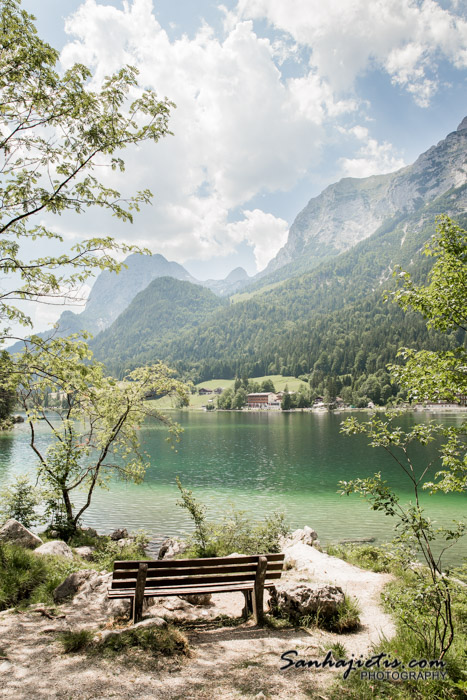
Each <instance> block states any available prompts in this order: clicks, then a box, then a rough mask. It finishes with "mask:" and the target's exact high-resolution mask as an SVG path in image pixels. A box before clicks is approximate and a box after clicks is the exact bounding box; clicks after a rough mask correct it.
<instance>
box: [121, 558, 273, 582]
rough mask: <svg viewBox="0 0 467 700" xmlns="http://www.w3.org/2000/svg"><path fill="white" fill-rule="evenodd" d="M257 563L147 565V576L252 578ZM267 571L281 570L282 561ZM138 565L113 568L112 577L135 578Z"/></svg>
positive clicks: (269, 566) (270, 565) (154, 577)
mask: <svg viewBox="0 0 467 700" xmlns="http://www.w3.org/2000/svg"><path fill="white" fill-rule="evenodd" d="M256 567H257V564H256V563H253V564H240V565H235V566H205V567H198V566H197V567H193V568H191V569H189V568H185V569H178V568H175V567H172V568H170V569H152V568H149V567H148V578H152V579H158V578H174V577H175V576H185V577H186V576H201V575H205V576H208V575H211V574H213V575H214V574H226V575H227V574H251V575H252V576H253V578H254V576H255V574H256ZM267 571H268V572H277V571H282V562H272V563H271V564H269V565H268V568H267ZM137 573H138V567H135V568H134V569H122V570H115V571H114V577H115V578H118V579H136V575H137Z"/></svg>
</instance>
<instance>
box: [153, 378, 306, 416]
mask: <svg viewBox="0 0 467 700" xmlns="http://www.w3.org/2000/svg"><path fill="white" fill-rule="evenodd" d="M250 379H251V380H252V381H254V382H258V383H259V384H261V383H262V382H263V381H264V380H265V379H271V380H272V382H273V384H274V388H275V389H276V391H284V389H285V387H286V386H287V387H288V389H289V391H298V389H299V387H300V386H303V385H304V384H305V383H304V382H302V381H301V380H300V379H297V378H296V377H283V376H282V375H281V374H271V375H266V376H264V377H250ZM234 383H235V380H234V379H210V380H209V381H207V382H201V383H200V384H197V385H196V389H197V390H199V389H201V388H203V389H213V390H214V389H217V387H222V388H223V389H230V388H232V387H233V385H234ZM217 396H218V394H208V395H206V396H200V395H199V394H191V395H190V406H189V409H201V408H202V406H205V405H207V404H208V402H209V399H213V401H212V403H214V405H215V406H217ZM147 403H148V405H153V406H154V407H155V408H158V409H171V408H177V406H176V401H175V400H174V399H173V398H171V397H170V396H163V397H162V398H161V399H156V400H155V401H148V402H147Z"/></svg>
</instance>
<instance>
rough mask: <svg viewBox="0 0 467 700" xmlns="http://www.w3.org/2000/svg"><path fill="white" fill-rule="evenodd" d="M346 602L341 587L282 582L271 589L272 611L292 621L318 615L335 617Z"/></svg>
mask: <svg viewBox="0 0 467 700" xmlns="http://www.w3.org/2000/svg"><path fill="white" fill-rule="evenodd" d="M344 600H345V597H344V591H343V590H342V588H340V586H331V585H329V584H317V583H295V582H286V581H281V582H280V583H278V584H277V585H276V586H275V587H274V588H273V589H271V598H270V601H269V603H270V606H271V608H272V609H278V610H279V611H280V612H281V613H284V614H286V615H288V616H289V617H290V619H291V620H298V618H300V617H303V616H305V615H314V614H316V613H319V615H320V616H321V617H324V618H329V617H333V615H335V614H336V612H337V609H338V607H339V605H341V604H342V603H343V602H344Z"/></svg>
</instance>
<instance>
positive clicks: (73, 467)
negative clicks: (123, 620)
mask: <svg viewBox="0 0 467 700" xmlns="http://www.w3.org/2000/svg"><path fill="white" fill-rule="evenodd" d="M12 364H13V362H12ZM44 368H46V369H44ZM14 370H15V371H19V372H20V378H19V380H17V379H16V378H14V377H13V376H12V379H11V381H12V382H13V383H16V384H17V386H18V397H19V401H20V403H21V405H22V408H23V409H24V411H25V413H26V416H27V421H28V423H29V428H30V432H31V443H30V444H31V447H32V449H33V451H34V452H35V454H36V456H37V459H38V475H39V481H40V483H41V486H42V487H43V489H44V490H46V491H48V494H49V495H48V499H47V500H48V506H49V513H50V515H51V516H52V520H53V523H52V524H53V526H54V528H55V529H57V530H59V532H60V534H61V535H62V536H63V537H64V538H65V539H69V537H70V536H71V535H73V533H74V532H75V531H76V529H77V527H78V524H79V522H80V519H81V517H82V515H83V513H84V512H85V511H86V510H87V508H89V506H90V504H91V499H92V496H93V493H94V490H95V489H96V488H97V487H105V486H107V485H108V483H109V481H110V479H111V478H112V477H113V476H118V478H121V479H126V480H130V481H133V482H135V483H139V482H141V480H142V479H143V477H144V474H145V471H146V468H147V466H148V462H147V460H146V455H145V454H144V453H143V452H142V451H141V448H140V443H139V439H138V429H139V427H140V425H141V424H142V422H143V420H144V419H145V418H146V417H147V416H153V417H155V418H156V419H157V420H159V421H161V422H163V423H164V424H165V425H167V426H168V428H169V430H170V431H171V432H172V433H173V434H174V435H175V436H177V435H178V432H179V430H178V427H177V426H176V424H174V423H172V421H171V420H170V419H168V418H167V417H166V416H164V415H163V414H161V413H159V412H158V411H157V410H155V409H153V408H151V407H149V405H148V403H147V402H146V401H145V399H146V397H147V396H148V395H150V394H151V393H152V392H156V393H157V394H158V395H165V394H169V393H170V394H174V395H176V396H178V397H180V398H181V399H184V398H187V396H188V388H187V387H186V386H185V385H183V384H182V383H181V382H179V381H176V380H175V379H173V378H172V377H171V376H170V375H171V372H170V370H168V368H167V367H166V366H165V365H162V364H160V363H159V364H156V365H153V366H151V367H143V368H140V369H137V370H134V371H133V372H131V373H130V374H129V375H128V376H127V377H126V378H125V379H124V380H123V381H121V382H117V381H116V380H115V379H113V378H112V377H106V376H105V374H104V368H103V365H101V364H99V363H96V362H95V361H92V359H91V353H90V352H89V349H88V347H87V345H86V343H84V342H82V341H79V340H77V339H76V338H57V339H53V340H51V341H48V342H46V341H43V340H41V339H40V338H36V339H35V341H34V342H33V343H32V344H28V346H27V348H26V350H25V352H24V353H23V354H22V355H21V357H20V358H19V359H18V360H17V361H16V363H15V365H14ZM57 390H58V391H60V392H61V393H63V395H64V406H63V408H62V407H55V408H53V409H50V408H49V409H47V410H46V409H45V408H44V406H43V398H44V395H45V394H47V393H49V392H51V391H57ZM38 420H41V421H43V422H44V423H45V424H46V425H47V426H48V427H49V429H50V433H51V435H52V438H53V439H52V443H51V444H50V445H49V446H48V447H44V444H43V441H42V440H40V439H38V437H37V434H36V430H35V425H36V422H37V421H38ZM78 492H82V494H83V495H82V497H81V498H80V503H79V505H77V506H75V504H74V502H73V500H74V498H75V496H76V495H77V493H78Z"/></svg>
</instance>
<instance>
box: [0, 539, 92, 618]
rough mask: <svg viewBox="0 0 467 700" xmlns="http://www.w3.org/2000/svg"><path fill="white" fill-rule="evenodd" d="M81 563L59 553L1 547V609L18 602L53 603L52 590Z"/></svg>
mask: <svg viewBox="0 0 467 700" xmlns="http://www.w3.org/2000/svg"><path fill="white" fill-rule="evenodd" d="M81 568H82V564H81V563H80V562H78V561H74V560H72V559H65V558H64V557H57V556H51V555H49V556H38V555H37V554H34V553H33V552H31V551H30V550H28V549H23V547H15V546H13V545H7V544H4V545H1V546H0V610H4V609H6V608H10V607H14V606H16V605H25V604H27V605H30V604H32V603H43V604H44V605H53V603H54V600H53V595H52V593H53V590H54V588H56V587H57V586H58V585H59V584H60V583H62V581H64V580H65V579H66V577H67V576H68V575H69V574H71V573H72V572H73V571H78V570H79V569H81Z"/></svg>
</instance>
